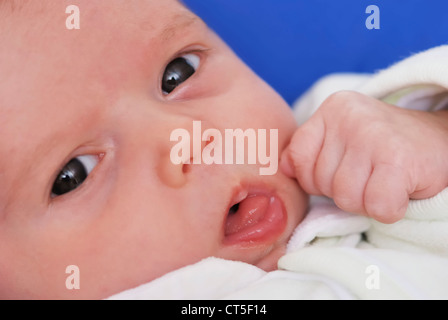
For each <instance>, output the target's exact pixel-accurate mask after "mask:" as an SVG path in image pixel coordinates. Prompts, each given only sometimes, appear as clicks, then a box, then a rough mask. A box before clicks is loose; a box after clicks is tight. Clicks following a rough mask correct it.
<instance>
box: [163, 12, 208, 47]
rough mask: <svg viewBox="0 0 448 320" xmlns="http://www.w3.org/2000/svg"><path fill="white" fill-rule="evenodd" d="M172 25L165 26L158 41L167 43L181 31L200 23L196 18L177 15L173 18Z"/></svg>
mask: <svg viewBox="0 0 448 320" xmlns="http://www.w3.org/2000/svg"><path fill="white" fill-rule="evenodd" d="M173 20H174V23H170V24H168V25H166V26H165V27H164V28H163V29H162V31H161V32H160V34H159V37H160V39H162V40H163V41H169V40H171V39H172V38H174V37H175V36H176V34H177V33H178V32H179V31H180V30H183V29H186V28H188V27H190V26H191V25H192V24H194V23H195V22H198V21H200V19H199V18H198V17H197V16H194V15H185V14H178V15H176V16H175V17H174V18H173Z"/></svg>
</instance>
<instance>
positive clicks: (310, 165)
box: [0, 0, 447, 299]
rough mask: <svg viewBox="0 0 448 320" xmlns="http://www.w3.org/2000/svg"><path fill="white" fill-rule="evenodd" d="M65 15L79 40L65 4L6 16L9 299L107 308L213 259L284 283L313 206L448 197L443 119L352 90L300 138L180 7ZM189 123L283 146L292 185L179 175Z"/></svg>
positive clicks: (356, 208) (206, 169) (273, 178)
mask: <svg viewBox="0 0 448 320" xmlns="http://www.w3.org/2000/svg"><path fill="white" fill-rule="evenodd" d="M105 2H106V1H104V3H105ZM70 5H75V6H77V7H78V8H79V12H80V17H81V21H80V28H79V29H68V28H66V19H67V17H68V15H67V13H66V7H67V3H66V2H64V1H60V0H45V1H26V0H5V1H1V2H0V30H2V31H1V32H0V83H1V85H0V181H1V184H0V298H3V299H5V298H19V299H48V298H57V299H80V298H83V299H101V298H106V297H108V296H110V295H113V294H115V293H118V292H120V291H123V290H126V289H130V288H133V287H136V286H138V285H141V284H144V283H147V282H149V281H152V280H154V279H156V278H157V277H160V276H162V275H164V274H166V273H167V272H170V271H173V270H176V269H178V268H181V267H183V266H186V265H189V264H193V263H196V262H198V261H200V260H201V259H204V258H207V257H210V256H215V257H219V258H224V259H230V260H237V261H243V262H246V263H250V264H253V265H255V266H258V267H260V268H262V269H264V270H266V271H269V270H273V269H275V268H276V264H277V260H278V258H279V257H280V256H281V255H282V254H283V253H284V250H285V246H286V244H287V242H288V239H289V238H290V236H291V234H292V232H293V230H294V229H295V227H296V226H297V225H298V224H299V223H300V222H301V221H302V219H303V218H304V216H305V215H306V212H307V207H308V193H310V194H323V195H327V196H330V197H334V198H335V200H336V203H337V204H338V205H339V206H341V208H343V209H345V210H349V211H353V212H358V213H360V214H367V215H370V216H372V217H374V218H376V219H379V220H380V221H384V222H392V221H396V220H397V219H399V218H400V217H402V215H403V210H404V207H405V204H406V202H407V201H408V199H409V198H410V197H411V198H412V197H416V198H419V197H426V196H430V195H431V194H434V193H436V192H437V191H438V190H439V189H441V188H442V187H444V186H446V182H447V169H446V165H444V160H445V159H447V148H446V143H445V140H444V137H446V132H447V127H446V118H447V117H446V114H445V113H442V112H440V113H437V114H430V113H415V112H412V111H406V110H400V109H398V108H395V107H392V106H389V105H386V104H384V103H382V102H380V101H377V100H374V99H371V98H368V97H364V96H362V95H360V94H356V93H347V92H345V93H339V94H336V95H334V96H332V97H330V98H329V99H328V100H327V101H326V102H325V103H324V104H323V105H322V107H321V108H320V109H319V110H318V111H317V113H316V114H315V115H314V116H313V117H312V118H311V119H310V120H309V121H308V122H307V123H306V124H305V125H303V126H302V127H300V128H298V126H297V124H296V123H295V121H294V118H293V115H292V112H291V109H290V108H289V106H288V105H287V103H286V102H285V101H284V100H283V99H282V98H281V97H280V96H279V95H278V94H277V93H276V92H275V91H274V90H273V89H272V88H271V87H270V86H269V85H267V84H266V83H265V82H264V81H263V80H262V79H260V78H259V77H258V76H257V75H256V74H255V73H254V72H253V71H252V70H250V69H249V68H248V67H247V66H246V65H245V64H244V63H243V62H242V61H241V60H240V59H239V58H238V57H237V56H236V55H235V54H234V53H233V52H232V50H231V49H230V48H228V46H227V45H226V44H225V43H223V41H222V40H221V39H220V38H219V37H218V36H217V35H216V34H214V33H213V32H212V31H211V30H210V29H209V28H208V27H207V26H206V25H205V24H204V23H203V22H202V21H201V20H200V19H199V18H198V17H196V16H195V15H194V14H193V13H191V12H190V11H189V10H188V9H187V8H185V7H184V6H183V5H182V4H181V3H180V2H178V1H176V0H163V1H161V0H107V5H103V2H102V1H91V0H72V1H70ZM193 121H201V123H202V127H203V129H207V128H213V129H216V130H218V131H220V132H223V131H224V130H225V129H236V128H241V129H243V130H244V129H247V128H250V129H254V130H258V129H264V130H266V129H276V130H278V141H277V142H278V151H279V152H278V154H279V155H280V154H283V157H282V159H281V160H282V161H281V162H282V170H278V172H277V173H276V174H274V175H269V176H261V175H260V174H259V172H260V171H259V169H260V167H261V165H260V164H256V165H249V164H238V165H219V164H213V165H206V164H192V163H187V162H186V163H179V164H176V163H173V162H172V161H171V159H170V151H171V149H172V147H173V144H174V143H173V142H172V141H170V133H171V132H173V130H176V129H179V128H183V129H186V130H191V128H192V123H193ZM202 147H204V146H202ZM195 156H197V155H195V154H193V155H192V157H195ZM69 266H76V267H77V270H79V277H80V278H79V280H80V287H79V288H75V289H73V288H69V287H68V286H67V282H66V281H67V279H68V278H69V276H70V274H67V273H66V270H67V267H69ZM70 270H71V269H70Z"/></svg>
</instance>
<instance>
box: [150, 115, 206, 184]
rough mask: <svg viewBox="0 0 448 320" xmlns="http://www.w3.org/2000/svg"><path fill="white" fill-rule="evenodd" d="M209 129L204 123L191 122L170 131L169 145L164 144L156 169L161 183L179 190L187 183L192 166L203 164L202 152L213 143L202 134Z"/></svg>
mask: <svg viewBox="0 0 448 320" xmlns="http://www.w3.org/2000/svg"><path fill="white" fill-rule="evenodd" d="M209 128H210V126H209V125H207V123H206V122H204V121H193V120H191V121H190V122H189V123H184V124H183V126H182V127H180V128H175V129H173V130H172V131H171V133H170V136H169V141H168V142H169V143H167V144H164V145H165V147H164V150H163V152H162V154H161V157H160V163H159V165H158V168H157V173H158V175H159V178H160V179H161V180H162V182H163V183H165V184H166V185H168V186H170V187H172V188H180V187H182V186H183V185H184V184H185V183H186V182H187V178H188V175H189V174H191V168H192V166H198V165H202V164H203V159H202V154H203V150H204V148H205V147H206V146H207V145H208V144H209V143H211V142H212V141H213V139H210V137H208V136H207V134H206V133H205V132H204V131H205V130H207V129H209Z"/></svg>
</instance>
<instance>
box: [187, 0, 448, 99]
mask: <svg viewBox="0 0 448 320" xmlns="http://www.w3.org/2000/svg"><path fill="white" fill-rule="evenodd" d="M184 3H185V4H186V5H187V6H188V7H190V9H192V11H193V12H195V13H196V14H197V15H199V16H200V17H201V18H202V19H203V20H204V21H205V22H206V23H207V24H208V25H209V26H210V27H211V28H212V29H214V30H215V31H216V32H217V33H218V34H219V35H220V36H221V37H222V38H223V39H224V40H225V41H226V42H227V43H228V44H229V45H230V46H231V47H232V48H233V50H234V51H235V52H236V53H237V54H238V55H239V56H240V57H241V58H242V59H243V60H244V61H245V62H246V63H247V64H248V65H249V66H250V67H251V68H252V69H253V70H254V71H255V72H257V73H258V74H259V75H260V76H261V77H262V78H263V79H265V80H266V81H267V82H268V83H269V84H270V85H271V86H273V87H274V88H275V89H276V90H277V91H278V92H279V93H280V94H281V95H282V96H283V97H284V98H285V100H286V101H287V102H289V103H292V102H293V101H294V100H295V99H296V98H297V97H298V96H299V95H300V94H301V93H303V92H304V91H305V90H306V89H308V88H309V87H310V86H311V85H312V83H313V82H314V81H316V80H317V79H318V78H320V77H321V76H323V75H325V74H329V73H332V72H374V71H376V70H379V69H383V68H385V67H387V66H389V65H390V64H391V63H393V62H395V61H398V60H400V59H403V58H405V57H408V56H409V55H410V54H412V53H415V52H419V51H421V50H424V49H427V48H430V47H433V46H436V45H441V44H447V43H448V36H447V35H448V0H368V1H367V0H184ZM369 5H376V6H378V7H379V9H380V27H381V28H380V29H379V30H375V29H374V30H368V29H367V28H366V26H365V21H366V19H367V18H368V16H369V14H367V13H365V11H366V8H367V6H369ZM447 76H448V75H447Z"/></svg>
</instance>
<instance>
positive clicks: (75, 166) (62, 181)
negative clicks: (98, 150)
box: [51, 155, 98, 196]
mask: <svg viewBox="0 0 448 320" xmlns="http://www.w3.org/2000/svg"><path fill="white" fill-rule="evenodd" d="M97 164H98V157H97V156H92V155H85V156H79V157H76V158H73V159H72V160H70V162H69V163H67V164H66V165H65V167H64V168H62V170H61V172H59V174H58V176H57V177H56V181H55V182H54V184H53V189H52V190H51V192H52V196H60V195H63V194H64V193H68V192H70V191H73V190H75V189H76V188H77V187H79V186H80V185H81V184H82V183H83V182H84V180H86V178H87V176H88V175H89V174H90V172H92V170H93V168H95V166H96V165H97Z"/></svg>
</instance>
